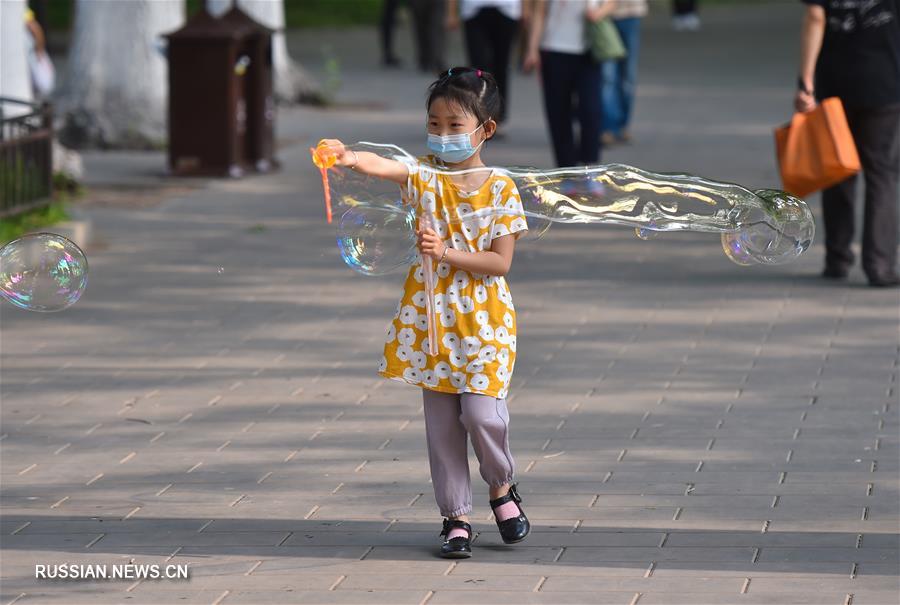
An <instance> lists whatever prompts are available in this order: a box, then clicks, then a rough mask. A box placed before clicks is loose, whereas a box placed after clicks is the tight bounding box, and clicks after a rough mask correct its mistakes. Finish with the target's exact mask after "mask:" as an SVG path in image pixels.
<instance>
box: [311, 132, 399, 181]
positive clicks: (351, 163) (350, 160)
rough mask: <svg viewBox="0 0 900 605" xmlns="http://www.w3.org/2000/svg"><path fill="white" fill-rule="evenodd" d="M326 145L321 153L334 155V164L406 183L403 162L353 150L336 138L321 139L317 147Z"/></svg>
mask: <svg viewBox="0 0 900 605" xmlns="http://www.w3.org/2000/svg"><path fill="white" fill-rule="evenodd" d="M323 146H324V147H327V150H325V151H323V152H322V153H330V154H332V155H334V157H335V165H337V166H347V167H349V168H352V169H353V170H355V171H357V172H362V173H363V174H368V175H371V176H374V177H378V178H380V179H387V180H389V181H393V182H395V183H398V184H400V185H405V184H406V179H407V178H408V177H409V169H408V168H407V167H406V164H404V163H403V162H398V161H397V160H389V159H388V158H383V157H381V156H380V155H377V154H374V153H370V152H368V151H355V150H353V149H347V147H346V146H345V145H344V144H343V143H341V142H340V141H339V140H337V139H323V140H322V141H321V142H320V143H319V147H317V150H318V149H321V148H322V147H323Z"/></svg>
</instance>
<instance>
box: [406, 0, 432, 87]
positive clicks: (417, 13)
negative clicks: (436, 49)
mask: <svg viewBox="0 0 900 605" xmlns="http://www.w3.org/2000/svg"><path fill="white" fill-rule="evenodd" d="M429 2H430V0H410V2H409V8H410V10H411V11H412V16H413V33H414V34H415V38H416V55H417V57H416V58H417V62H418V64H419V70H420V71H426V70H428V69H431V51H430V43H429V40H428V14H429V13H428V11H429V9H428V3H429Z"/></svg>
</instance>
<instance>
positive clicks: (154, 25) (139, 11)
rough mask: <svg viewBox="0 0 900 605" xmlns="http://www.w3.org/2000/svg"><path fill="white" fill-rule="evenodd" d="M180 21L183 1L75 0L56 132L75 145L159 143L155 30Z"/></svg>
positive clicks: (161, 124)
mask: <svg viewBox="0 0 900 605" xmlns="http://www.w3.org/2000/svg"><path fill="white" fill-rule="evenodd" d="M183 22H184V0H128V1H125V2H122V1H115V2H100V1H98V0H78V2H77V4H76V7H75V25H74V28H73V34H72V45H71V48H70V49H69V60H68V66H67V70H66V74H65V78H64V81H63V83H62V87H61V90H60V92H59V94H58V103H57V115H59V116H60V121H61V123H62V129H61V131H60V138H61V139H62V140H63V141H64V142H65V143H66V144H67V145H71V146H74V147H103V148H144V149H146V148H159V147H161V146H162V145H163V144H164V142H165V139H166V131H167V129H166V115H167V99H168V89H169V83H168V65H167V63H166V59H165V57H164V55H163V54H162V52H161V50H160V49H161V48H163V46H162V44H163V42H164V41H163V40H162V39H161V38H160V36H161V35H162V34H167V33H170V32H172V31H174V30H176V29H177V28H178V27H180V26H181V25H182V24H183Z"/></svg>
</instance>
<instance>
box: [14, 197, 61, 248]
mask: <svg viewBox="0 0 900 605" xmlns="http://www.w3.org/2000/svg"><path fill="white" fill-rule="evenodd" d="M68 219H69V214H68V212H66V206H65V203H64V202H62V201H56V202H53V203H51V204H50V205H49V206H44V207H43V208H37V209H35V210H29V211H28V212H23V213H22V214H17V215H15V216H10V217H6V218H3V219H0V245H3V244H5V243H7V242H10V241H12V240H14V239H16V238H17V237H21V236H22V235H23V234H25V233H27V232H29V231H33V230H35V229H40V228H41V227H46V226H48V225H53V224H55V223H59V222H61V221H66V220H68Z"/></svg>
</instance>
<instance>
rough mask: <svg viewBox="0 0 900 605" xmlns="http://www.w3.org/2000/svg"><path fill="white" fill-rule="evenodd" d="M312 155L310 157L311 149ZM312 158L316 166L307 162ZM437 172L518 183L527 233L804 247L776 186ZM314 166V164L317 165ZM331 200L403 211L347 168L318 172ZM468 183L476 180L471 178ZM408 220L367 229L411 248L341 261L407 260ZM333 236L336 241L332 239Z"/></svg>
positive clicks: (758, 258) (758, 249) (747, 250)
mask: <svg viewBox="0 0 900 605" xmlns="http://www.w3.org/2000/svg"><path fill="white" fill-rule="evenodd" d="M348 148H350V149H353V150H355V151H357V152H362V151H368V152H371V153H375V154H377V155H380V156H382V157H386V158H390V159H395V160H402V161H407V162H409V161H416V159H415V158H414V156H412V155H411V154H409V153H407V152H406V151H405V150H403V149H401V148H400V147H397V146H395V145H383V144H376V143H366V142H360V143H355V144H352V145H349V146H348ZM314 157H315V154H314ZM317 163H321V162H317ZM432 169H433V170H434V171H435V172H436V173H439V174H449V175H453V177H454V179H464V178H465V177H466V175H473V174H476V176H477V173H483V174H484V175H485V176H487V175H488V174H489V173H491V172H492V171H496V172H498V173H500V174H503V175H506V176H508V177H510V178H511V179H512V180H513V181H514V182H515V184H516V187H517V188H518V191H519V195H520V197H521V201H522V207H523V208H524V212H525V216H526V219H527V221H528V229H529V230H528V232H527V236H528V237H531V238H534V237H540V236H541V235H542V234H543V233H544V232H546V230H547V229H548V228H549V226H550V224H551V223H601V224H612V225H622V226H626V227H631V228H632V229H634V230H635V233H636V234H637V235H638V237H640V238H641V239H649V238H650V237H652V236H653V235H654V234H655V233H657V232H662V231H695V232H704V233H716V234H719V235H720V238H721V241H722V248H723V250H724V251H725V254H726V256H727V257H728V258H729V259H731V260H732V261H733V262H735V263H737V264H739V265H753V264H764V265H776V264H782V263H786V262H790V261H791V260H793V259H795V258H797V257H798V256H799V255H800V254H802V253H803V252H804V251H805V250H807V249H808V248H809V246H810V244H811V243H812V240H813V236H814V233H815V224H814V222H813V219H812V214H811V213H810V211H809V207H808V206H807V205H806V202H804V201H803V200H801V199H799V198H796V197H794V196H791V195H789V194H787V193H785V192H783V191H777V190H768V189H762V190H759V191H755V192H754V191H750V190H748V189H745V188H744V187H741V186H740V185H735V184H732V183H724V182H717V181H712V180H709V179H705V178H702V177H698V176H693V175H689V174H659V173H653V172H649V171H646V170H642V169H640V168H635V167H633V166H627V165H625V164H605V165H599V166H585V167H576V168H558V169H553V170H537V169H533V168H475V169H471V170H464V171H450V170H445V169H442V168H441V167H438V166H435V167H432ZM323 170H324V169H323ZM327 170H328V173H329V174H330V179H329V180H328V181H327V182H325V184H326V189H327V188H329V187H330V189H331V193H333V196H331V197H333V199H335V200H336V203H337V204H338V205H340V206H343V207H348V208H354V209H355V210H356V212H357V213H359V212H362V208H381V209H384V208H388V207H393V208H396V209H397V212H398V213H401V214H402V213H406V212H407V208H408V207H406V206H405V205H404V200H403V197H402V193H401V191H400V188H399V187H398V186H397V185H396V184H394V183H391V182H389V181H385V180H382V179H378V178H375V177H371V176H367V175H365V174H361V173H358V172H356V171H353V170H349V169H345V168H341V167H338V166H332V167H331V168H329V169H327ZM476 180H477V179H476ZM507 212H509V213H515V214H518V211H517V210H515V209H512V210H507V209H505V208H503V207H492V208H484V209H479V210H476V211H470V210H468V211H467V210H463V209H460V210H458V211H457V214H456V215H455V216H451V217H449V220H451V221H459V222H461V223H463V224H465V222H466V221H469V220H473V219H475V220H477V219H484V218H489V217H491V216H497V215H502V214H504V213H507ZM367 216H369V218H370V219H372V220H376V219H377V217H378V216H381V217H383V220H388V218H389V217H391V214H390V213H387V212H385V211H383V210H381V211H379V213H376V214H368V215H367ZM413 224H414V223H410V221H409V220H406V221H400V220H396V219H394V220H391V222H390V225H387V224H385V225H384V227H383V228H381V227H370V228H369V232H370V233H373V234H374V233H376V232H377V233H379V234H380V235H379V237H381V236H383V237H385V238H391V239H393V240H397V241H400V240H403V241H411V242H412V245H411V249H410V250H406V251H402V252H400V251H388V250H387V249H386V248H382V250H383V252H381V253H380V254H378V255H375V256H376V257H377V258H376V260H375V263H374V267H375V269H376V270H375V271H372V269H371V267H372V263H370V262H369V261H368V260H366V259H363V258H357V257H356V255H357V253H356V252H354V249H353V248H349V247H342V248H341V250H342V255H343V256H344V260H345V261H346V262H347V264H348V265H350V266H351V267H353V268H354V269H357V270H359V267H370V268H369V269H368V270H367V271H363V272H367V274H378V273H380V272H384V271H382V270H380V269H379V267H380V268H381V269H385V270H390V269H392V268H394V267H400V266H403V265H404V264H407V263H408V262H410V259H414V258H415V257H416V251H415V241H414V239H413V240H406V239H405V238H403V237H401V236H402V230H403V229H404V228H409V227H410V226H411V225H413ZM339 241H340V238H339Z"/></svg>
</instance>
